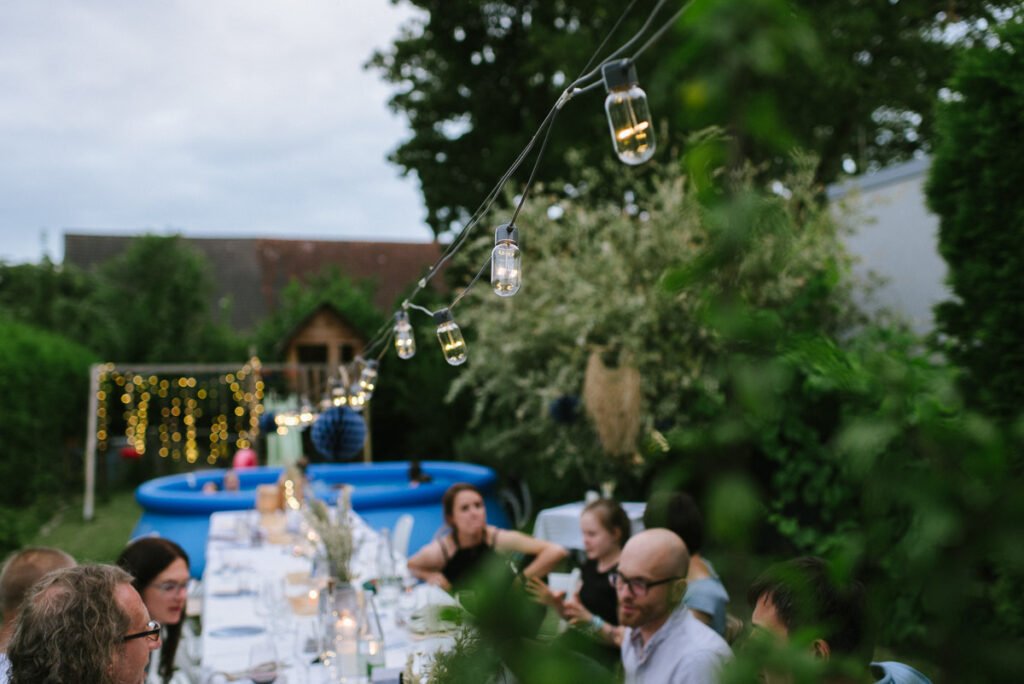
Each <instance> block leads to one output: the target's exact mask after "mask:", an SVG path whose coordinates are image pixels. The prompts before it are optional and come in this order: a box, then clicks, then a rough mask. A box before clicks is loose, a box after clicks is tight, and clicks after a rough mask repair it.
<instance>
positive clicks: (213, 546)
mask: <svg viewBox="0 0 1024 684" xmlns="http://www.w3.org/2000/svg"><path fill="white" fill-rule="evenodd" d="M242 516H250V518H249V520H251V521H253V522H255V521H256V520H257V518H256V517H255V513H253V512H251V511H244V512H233V511H231V512H221V513H214V514H213V515H212V516H211V517H210V536H209V540H208V542H207V551H206V558H207V563H206V570H205V573H204V575H203V609H202V623H203V628H202V636H201V644H202V646H201V648H202V650H201V653H202V672H203V677H204V678H205V679H206V681H212V682H222V681H224V679H223V678H219V677H212V675H213V673H215V672H224V673H238V672H240V671H243V670H245V669H247V668H248V667H249V666H250V662H249V660H250V651H251V650H252V648H253V647H254V646H257V645H259V644H261V643H266V641H267V640H268V639H273V640H274V641H275V643H276V644H279V645H278V646H277V649H278V653H277V657H278V660H281V661H284V662H286V663H288V664H289V667H288V669H287V670H286V674H285V676H284V677H283V678H279V679H278V681H279V682H286V683H287V684H305V683H306V681H307V680H306V679H305V678H304V675H303V668H301V667H297V666H296V665H297V663H296V658H297V656H296V655H295V653H294V651H295V649H294V643H295V633H296V631H297V630H299V629H300V628H301V627H300V625H303V624H305V625H307V626H308V625H312V624H313V623H314V622H315V621H316V616H315V615H294V614H293V613H289V612H285V613H284V614H286V615H287V616H288V617H287V618H286V619H285V620H280V619H279V620H278V621H277V624H276V625H272V624H271V619H270V617H268V616H267V615H261V614H259V612H258V610H257V609H258V607H259V606H258V589H259V588H260V586H261V584H263V583H266V582H268V581H269V582H278V583H280V584H279V586H285V587H287V586H288V585H287V582H285V581H284V580H285V578H286V576H287V575H288V574H289V573H308V572H309V571H310V565H311V563H310V560H309V558H307V557H304V556H296V555H295V554H294V553H293V546H292V545H291V544H284V545H277V544H270V543H267V542H264V543H263V544H261V545H259V546H249V545H248V544H246V543H239V542H238V541H236V540H234V539H233V537H234V536H235V531H236V529H237V526H238V524H237V521H238V519H239V518H240V517H242ZM355 520H356V528H355V530H354V536H356V537H357V538H359V539H361V543H358V544H357V547H358V548H359V553H358V554H357V556H356V557H355V558H353V562H352V571H353V574H354V575H355V578H356V581H357V582H362V581H365V580H368V579H371V578H373V576H374V575H375V574H376V573H375V570H376V553H377V543H376V542H377V540H379V539H380V536H379V535H378V534H377V533H376V532H374V531H373V530H372V529H370V528H369V527H368V526H367V525H366V524H365V522H363V521H362V519H361V518H358V516H356V518H355ZM396 560H397V565H398V568H397V569H398V572H399V573H400V574H402V575H403V576H404V577H407V576H408V570H407V569H406V567H405V559H404V558H399V559H396ZM300 592H301V590H300ZM434 592H440V593H441V594H443V597H442V596H438V595H436V594H434ZM451 600H452V599H450V597H448V595H447V594H445V593H444V592H443V591H442V590H440V589H438V588H437V587H433V586H430V585H426V584H422V585H417V586H416V587H415V588H411V589H410V591H409V592H408V593H405V594H404V595H403V596H402V597H401V599H400V601H399V604H398V605H396V606H389V607H383V606H378V613H379V617H380V622H381V628H382V631H383V634H384V646H385V660H386V666H387V667H389V668H391V667H398V668H401V667H404V666H405V664H406V659H407V656H408V655H410V654H413V655H415V656H418V657H419V658H420V660H421V661H422V659H423V658H424V657H426V656H429V655H430V654H432V653H433V652H435V651H437V650H438V649H440V648H445V647H449V646H450V644H451V643H452V638H451V637H450V636H442V637H437V636H434V637H420V636H418V635H413V634H412V633H410V631H409V630H408V629H407V628H406V627H405V626H404V625H403V624H399V623H401V621H402V617H401V616H400V615H399V613H400V612H404V611H406V610H408V608H409V607H410V604H416V605H422V604H424V603H431V602H433V603H439V602H442V601H451ZM264 612H265V611H264ZM282 622H284V623H286V627H282V626H281V623H282ZM239 627H241V628H247V629H249V630H250V631H253V630H252V628H256V629H259V628H262V631H260V633H258V634H251V635H247V634H242V635H236V634H233V633H232V632H239V631H244V630H239V629H238V628H239ZM275 627H276V628H277V630H278V632H277V633H275V632H274V628H275ZM284 629H288V630H290V633H284ZM325 674H326V673H325V672H324V668H323V667H321V666H319V665H315V666H314V667H312V668H310V675H309V678H308V682H317V683H319V682H322V681H323V682H326V681H327V680H326V679H325ZM243 681H244V682H246V684H248V680H243Z"/></svg>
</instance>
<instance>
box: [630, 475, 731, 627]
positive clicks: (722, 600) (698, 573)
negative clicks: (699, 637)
mask: <svg viewBox="0 0 1024 684" xmlns="http://www.w3.org/2000/svg"><path fill="white" fill-rule="evenodd" d="M644 527H645V528H647V529H652V528H655V527H664V528H667V529H670V530H672V531H673V532H675V533H676V534H678V535H679V537H680V539H682V540H683V543H684V544H686V548H687V550H688V551H689V552H690V567H689V572H688V573H687V575H686V583H687V584H686V595H685V596H684V597H683V603H684V604H685V605H686V607H687V608H689V609H690V610H692V611H693V614H694V615H695V616H696V617H697V619H698V620H700V621H701V622H703V623H704V624H706V625H708V626H710V627H711V628H712V629H713V630H715V631H716V632H718V633H719V634H720V635H721V636H723V637H724V636H726V613H725V609H726V606H728V604H729V593H728V592H727V591H726V590H725V586H723V584H722V580H720V579H719V578H718V573H716V572H715V569H714V567H712V565H711V562H710V561H708V560H707V559H706V558H704V557H703V556H702V555H701V553H700V550H701V548H702V547H703V544H704V519H703V518H702V517H701V514H700V509H699V508H697V502H696V501H694V500H693V497H692V496H690V495H689V494H686V493H684V492H666V491H657V492H654V493H653V494H651V496H650V498H649V499H648V501H647V507H646V509H645V510H644Z"/></svg>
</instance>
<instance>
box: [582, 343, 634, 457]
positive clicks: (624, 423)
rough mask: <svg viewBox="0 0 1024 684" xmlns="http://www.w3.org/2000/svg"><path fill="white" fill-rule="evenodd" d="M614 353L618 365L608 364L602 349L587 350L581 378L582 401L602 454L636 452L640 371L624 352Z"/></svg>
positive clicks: (622, 454)
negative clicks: (595, 432)
mask: <svg viewBox="0 0 1024 684" xmlns="http://www.w3.org/2000/svg"><path fill="white" fill-rule="evenodd" d="M617 356H618V359H617V361H618V365H617V366H615V367H609V366H608V365H606V363H605V360H604V357H605V350H602V349H595V350H594V351H592V352H591V353H590V357H589V358H588V359H587V370H586V373H585V374H584V377H583V404H584V406H585V407H586V410H587V415H588V416H589V417H590V420H591V421H592V422H593V424H594V428H595V429H596V430H597V436H598V438H599V439H600V440H601V446H602V447H603V448H604V450H605V453H607V454H609V455H611V456H627V455H630V454H632V453H634V452H635V451H636V442H637V438H638V437H639V435H640V399H641V397H640V371H638V370H637V369H636V368H635V367H633V366H632V365H630V363H629V359H628V357H626V355H625V354H618V355H617Z"/></svg>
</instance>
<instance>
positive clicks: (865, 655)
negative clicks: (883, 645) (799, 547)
mask: <svg viewBox="0 0 1024 684" xmlns="http://www.w3.org/2000/svg"><path fill="white" fill-rule="evenodd" d="M747 600H748V601H749V603H750V605H751V607H752V608H753V609H754V613H753V616H752V617H751V623H752V624H753V626H754V630H755V633H757V634H767V635H772V636H773V637H774V638H776V639H780V640H781V641H782V642H783V643H787V642H789V641H790V639H792V638H794V637H796V638H799V639H801V640H802V642H803V643H806V645H807V648H808V649H809V652H810V654H811V655H812V656H813V657H814V658H817V659H820V660H823V661H828V662H829V664H832V663H831V661H839V660H845V661H847V664H848V665H851V666H853V667H854V668H855V669H859V670H860V671H861V674H860V676H853V677H851V676H850V673H849V671H843V672H839V671H837V672H830V673H828V674H827V675H826V677H825V678H824V679H822V680H821V681H822V682H825V684H861V683H863V682H876V683H877V684H931V680H929V679H928V678H927V677H925V676H924V675H923V674H921V673H920V672H918V671H917V670H915V669H914V668H912V667H910V666H909V665H904V664H903V663H898V662H877V663H872V662H870V660H871V655H872V653H873V651H874V643H873V641H872V639H871V635H870V630H869V629H868V617H867V598H866V594H865V590H864V585H862V584H861V583H860V582H858V581H856V580H851V581H847V582H839V581H837V580H836V574H835V572H834V571H833V569H832V567H831V566H829V564H828V562H827V561H825V560H824V559H822V558H816V557H814V556H805V557H803V558H795V559H793V560H790V561H786V562H784V563H778V564H776V565H773V566H771V567H770V568H768V569H767V570H765V571H764V572H763V573H762V574H761V575H760V576H759V577H758V578H757V579H756V580H754V583H753V584H752V585H751V586H750V591H749V592H748V593H747ZM798 635H799V636H798ZM761 681H763V682H766V683H767V684H772V683H773V682H785V681H789V679H788V678H787V675H786V673H781V672H767V671H766V672H763V673H762V674H761Z"/></svg>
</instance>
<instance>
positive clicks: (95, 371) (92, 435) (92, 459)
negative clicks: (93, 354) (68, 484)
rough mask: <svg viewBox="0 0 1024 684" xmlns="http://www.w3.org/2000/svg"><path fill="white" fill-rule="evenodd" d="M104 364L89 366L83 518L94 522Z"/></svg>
mask: <svg viewBox="0 0 1024 684" xmlns="http://www.w3.org/2000/svg"><path fill="white" fill-rule="evenodd" d="M103 366H104V364H101V363H94V364H92V365H91V366H89V415H88V423H87V425H86V428H85V495H84V496H83V497H82V502H83V503H82V518H83V519H84V520H86V521H89V520H92V517H93V512H94V510H95V507H96V413H97V411H98V410H99V401H100V399H99V393H100V369H102V368H103Z"/></svg>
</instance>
